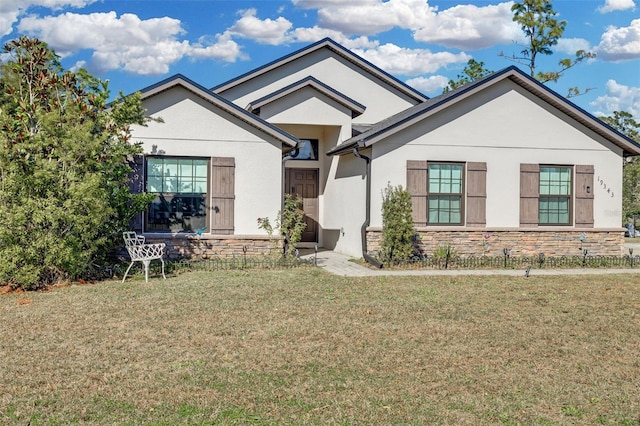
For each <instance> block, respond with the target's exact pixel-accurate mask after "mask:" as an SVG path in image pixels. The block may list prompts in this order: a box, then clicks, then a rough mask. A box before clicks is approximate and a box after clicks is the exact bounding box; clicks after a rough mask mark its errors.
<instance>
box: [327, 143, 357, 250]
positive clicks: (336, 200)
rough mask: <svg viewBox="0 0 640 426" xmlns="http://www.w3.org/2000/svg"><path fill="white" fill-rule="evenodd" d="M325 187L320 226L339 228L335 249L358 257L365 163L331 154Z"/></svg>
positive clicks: (348, 156)
mask: <svg viewBox="0 0 640 426" xmlns="http://www.w3.org/2000/svg"><path fill="white" fill-rule="evenodd" d="M330 164H331V166H330V169H329V178H328V180H327V185H326V188H325V196H324V200H323V201H324V203H325V205H326V207H325V209H324V212H325V217H324V226H326V227H327V228H328V229H336V230H339V239H338V240H337V242H336V245H335V247H334V250H335V251H338V252H340V253H345V254H348V255H350V256H354V257H362V240H361V236H362V234H361V232H360V230H361V227H362V224H363V223H364V221H365V216H366V210H365V206H366V179H365V170H366V163H365V161H364V160H361V159H357V158H355V157H354V156H353V155H345V156H342V157H333V158H332V161H331V163H330Z"/></svg>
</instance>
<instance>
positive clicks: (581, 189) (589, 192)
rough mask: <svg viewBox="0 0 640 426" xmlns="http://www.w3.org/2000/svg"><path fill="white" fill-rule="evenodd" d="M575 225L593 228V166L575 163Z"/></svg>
mask: <svg viewBox="0 0 640 426" xmlns="http://www.w3.org/2000/svg"><path fill="white" fill-rule="evenodd" d="M576 226H577V227H583V228H593V166H581V165H576Z"/></svg>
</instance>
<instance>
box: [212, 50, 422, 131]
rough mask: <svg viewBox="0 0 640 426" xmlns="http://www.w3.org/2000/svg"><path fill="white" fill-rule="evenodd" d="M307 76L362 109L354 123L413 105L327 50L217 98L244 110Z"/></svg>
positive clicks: (319, 51)
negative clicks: (251, 103) (352, 101)
mask: <svg viewBox="0 0 640 426" xmlns="http://www.w3.org/2000/svg"><path fill="white" fill-rule="evenodd" d="M309 76H313V77H315V78H316V79H318V80H320V81H321V82H323V83H324V84H326V85H328V86H330V87H332V88H333V89H335V90H337V91H338V92H340V93H342V94H344V95H346V96H348V97H350V98H351V99H353V100H355V101H356V102H359V103H360V104H362V105H364V106H365V107H366V111H365V112H364V114H362V115H361V116H359V117H356V118H355V119H354V120H353V121H354V122H355V123H368V124H372V123H377V122H378V121H380V120H382V119H384V118H387V117H388V116H390V115H392V114H395V113H397V112H400V111H403V110H405V109H406V108H408V107H410V106H413V105H415V104H416V103H417V102H416V101H415V100H414V99H412V98H410V97H408V96H406V95H405V94H403V93H401V92H399V91H398V90H397V89H395V88H393V87H392V86H390V85H387V84H385V83H382V82H381V80H379V79H377V78H374V77H373V76H372V75H371V74H369V73H366V72H365V71H364V70H363V69H361V68H359V67H357V66H356V65H354V64H353V63H350V62H349V61H347V60H346V59H344V58H342V57H340V56H338V55H337V54H336V53H334V52H332V51H331V50H329V49H320V50H316V51H314V52H311V53H310V54H308V55H306V56H303V57H301V58H299V59H297V60H295V61H292V62H290V63H287V64H285V65H283V66H281V67H279V68H276V69H274V70H272V71H270V72H268V73H266V74H264V75H260V76H258V77H257V78H254V79H252V80H250V81H247V82H245V83H243V84H241V85H238V86H235V87H233V88H231V89H229V90H226V91H224V92H221V93H220V95H221V96H223V97H224V98H226V99H228V100H230V101H232V102H234V103H236V104H237V105H239V106H240V107H242V108H245V107H246V106H247V105H248V104H249V103H250V102H252V101H255V100H257V99H259V98H261V97H263V96H266V95H269V94H271V93H273V92H275V91H277V90H279V89H281V88H283V87H286V86H288V85H290V84H292V83H295V82H297V81H300V80H302V79H303V78H306V77H309Z"/></svg>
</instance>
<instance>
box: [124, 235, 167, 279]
mask: <svg viewBox="0 0 640 426" xmlns="http://www.w3.org/2000/svg"><path fill="white" fill-rule="evenodd" d="M122 237H123V238H124V245H125V247H126V248H127V251H128V252H129V256H130V257H131V264H130V265H129V267H128V268H127V272H125V273H124V277H122V282H124V280H125V279H126V278H127V274H128V273H129V270H130V269H131V267H132V266H133V264H134V262H142V264H143V265H144V280H145V282H149V264H150V263H151V261H152V260H154V259H158V260H160V262H162V277H163V278H164V279H165V280H166V279H167V277H166V276H165V275H164V259H163V258H162V256H163V255H164V249H165V247H166V244H164V243H158V244H145V242H144V237H143V236H141V235H137V234H136V233H135V232H123V233H122Z"/></svg>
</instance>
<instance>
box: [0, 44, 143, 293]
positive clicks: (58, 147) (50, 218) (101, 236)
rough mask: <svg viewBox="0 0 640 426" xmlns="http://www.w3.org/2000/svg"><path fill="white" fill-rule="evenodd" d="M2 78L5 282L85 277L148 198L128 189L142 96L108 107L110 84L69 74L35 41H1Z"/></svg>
mask: <svg viewBox="0 0 640 426" xmlns="http://www.w3.org/2000/svg"><path fill="white" fill-rule="evenodd" d="M4 51H5V54H6V55H7V56H8V58H9V60H8V61H7V62H6V63H5V64H4V65H2V68H1V74H0V218H2V220H1V221H0V284H3V283H4V284H10V285H13V286H21V287H23V288H39V287H41V286H44V285H47V284H50V283H53V282H57V281H60V280H67V279H76V278H79V277H83V276H85V275H87V274H88V273H89V272H90V271H91V270H92V268H93V267H94V265H95V264H97V263H99V262H101V261H102V260H103V259H104V258H105V255H106V253H107V252H108V250H109V249H110V248H112V247H113V245H114V244H119V243H120V242H119V234H120V232H121V231H122V230H123V229H125V228H126V226H127V224H128V222H129V220H130V218H131V217H132V216H133V214H135V213H137V212H139V211H141V210H142V209H143V208H145V206H146V202H147V201H148V197H146V196H145V195H132V194H130V192H129V188H128V179H129V176H128V175H129V173H130V171H131V168H130V167H129V165H128V161H130V160H131V159H132V156H133V155H135V154H137V153H139V152H140V150H141V148H140V147H139V146H137V145H136V144H132V143H130V141H129V139H130V136H131V135H130V132H129V126H130V125H131V124H134V123H136V124H144V122H145V118H144V114H143V113H144V111H143V109H142V107H141V103H140V97H139V96H131V97H127V98H125V97H123V96H122V95H121V96H120V98H119V99H118V100H117V101H116V102H114V103H112V104H111V105H108V104H107V99H108V97H109V92H108V89H107V84H106V82H103V81H101V80H99V79H97V78H95V77H93V76H91V75H90V74H88V73H87V72H86V71H84V70H80V71H78V72H72V71H68V70H64V69H63V68H62V66H61V65H60V63H59V61H58V58H57V56H56V55H55V53H54V52H53V51H52V50H50V49H49V48H48V46H47V45H46V44H45V43H43V42H41V41H40V40H38V39H34V38H27V37H21V38H19V39H16V40H13V41H10V42H9V43H7V44H6V45H5V46H4Z"/></svg>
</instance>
